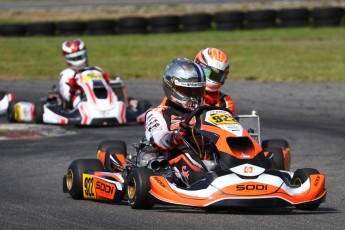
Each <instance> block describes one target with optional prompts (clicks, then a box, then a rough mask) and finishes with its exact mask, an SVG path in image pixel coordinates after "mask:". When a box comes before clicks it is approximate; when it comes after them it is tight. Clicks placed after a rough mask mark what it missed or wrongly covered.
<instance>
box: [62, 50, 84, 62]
mask: <svg viewBox="0 0 345 230" xmlns="http://www.w3.org/2000/svg"><path fill="white" fill-rule="evenodd" d="M86 58H87V52H85V51H81V52H77V53H73V54H69V55H65V59H66V60H67V61H80V60H84V59H86Z"/></svg>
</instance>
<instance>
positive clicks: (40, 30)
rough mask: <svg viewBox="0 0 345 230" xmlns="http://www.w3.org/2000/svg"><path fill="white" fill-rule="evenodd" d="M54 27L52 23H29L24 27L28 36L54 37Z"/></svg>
mask: <svg viewBox="0 0 345 230" xmlns="http://www.w3.org/2000/svg"><path fill="white" fill-rule="evenodd" d="M55 30H56V26H55V23H53V22H42V23H31V24H28V25H27V26H26V32H27V35H28V36H52V35H55Z"/></svg>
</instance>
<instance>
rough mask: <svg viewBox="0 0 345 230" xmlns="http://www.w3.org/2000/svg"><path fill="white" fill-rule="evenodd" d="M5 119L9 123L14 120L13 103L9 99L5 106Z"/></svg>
mask: <svg viewBox="0 0 345 230" xmlns="http://www.w3.org/2000/svg"><path fill="white" fill-rule="evenodd" d="M7 121H8V122H9V123H14V122H16V119H15V103H14V102H13V101H10V102H9V104H8V107H7Z"/></svg>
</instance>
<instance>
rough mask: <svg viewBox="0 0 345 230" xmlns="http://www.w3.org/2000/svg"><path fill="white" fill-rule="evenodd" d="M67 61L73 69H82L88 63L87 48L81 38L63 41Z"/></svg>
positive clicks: (63, 52) (63, 50)
mask: <svg viewBox="0 0 345 230" xmlns="http://www.w3.org/2000/svg"><path fill="white" fill-rule="evenodd" d="M62 54H63V56H64V58H65V62H66V63H67V65H68V66H69V67H70V68H72V69H82V68H84V67H86V66H87V65H88V63H87V49H86V46H85V43H84V42H83V41H82V40H80V39H71V40H68V41H65V42H63V43H62Z"/></svg>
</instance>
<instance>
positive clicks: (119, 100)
mask: <svg viewBox="0 0 345 230" xmlns="http://www.w3.org/2000/svg"><path fill="white" fill-rule="evenodd" d="M74 77H75V78H76V79H77V85H78V86H79V87H80V88H79V89H81V90H79V91H78V92H80V97H81V98H82V101H81V102H80V103H79V104H78V105H77V106H76V107H74V108H72V107H71V105H68V103H66V102H64V101H63V100H62V98H61V96H60V94H59V93H58V92H57V90H56V88H53V89H52V90H51V91H50V92H49V94H48V96H47V97H44V98H42V99H41V101H40V102H38V103H31V102H25V101H20V102H12V103H10V105H9V108H8V113H7V114H8V121H9V122H35V123H39V124H40V123H48V124H60V125H67V124H68V125H82V126H84V125H85V126H88V125H97V126H99V125H119V124H126V123H127V122H132V121H135V122H138V123H143V116H144V113H145V111H146V110H147V109H148V108H149V107H150V106H151V105H150V103H149V102H148V101H139V100H135V99H131V98H129V97H128V95H127V90H126V87H125V85H124V83H123V81H122V80H121V79H120V78H119V77H118V78H116V79H112V80H110V81H109V84H108V83H107V82H106V81H105V79H104V78H103V76H102V74H101V73H100V72H99V71H98V70H97V69H95V68H92V67H90V68H86V69H84V70H82V71H79V72H78V73H76V74H75V76H74Z"/></svg>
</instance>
